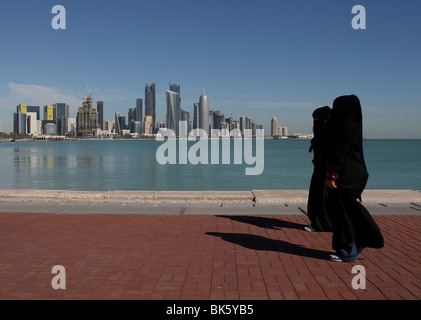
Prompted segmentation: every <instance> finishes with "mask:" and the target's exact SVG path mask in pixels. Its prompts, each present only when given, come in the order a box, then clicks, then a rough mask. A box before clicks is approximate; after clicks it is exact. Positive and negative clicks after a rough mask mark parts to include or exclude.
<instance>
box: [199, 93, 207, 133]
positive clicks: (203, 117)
mask: <svg viewBox="0 0 421 320" xmlns="http://www.w3.org/2000/svg"><path fill="white" fill-rule="evenodd" d="M199 128H200V129H203V130H205V131H206V133H207V134H208V137H209V103H208V96H207V95H206V94H202V95H201V96H200V100H199Z"/></svg>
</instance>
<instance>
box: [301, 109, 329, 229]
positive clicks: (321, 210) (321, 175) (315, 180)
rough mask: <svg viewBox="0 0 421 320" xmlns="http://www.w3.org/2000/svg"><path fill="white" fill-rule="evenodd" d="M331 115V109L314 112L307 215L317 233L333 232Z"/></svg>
mask: <svg viewBox="0 0 421 320" xmlns="http://www.w3.org/2000/svg"><path fill="white" fill-rule="evenodd" d="M329 115H330V108H329V107H327V106H326V107H321V108H318V109H316V110H315V111H314V112H313V119H314V121H313V133H314V138H313V139H312V140H311V147H310V151H313V153H314V157H313V166H314V170H313V175H312V177H311V182H310V189H309V194H308V202H307V214H308V218H309V219H310V221H311V226H312V227H313V229H314V230H316V231H331V230H332V226H331V222H330V219H329V217H328V215H327V211H326V201H327V197H328V187H327V176H326V174H327V170H326V165H327V144H326V139H327V136H326V121H327V120H328V118H329Z"/></svg>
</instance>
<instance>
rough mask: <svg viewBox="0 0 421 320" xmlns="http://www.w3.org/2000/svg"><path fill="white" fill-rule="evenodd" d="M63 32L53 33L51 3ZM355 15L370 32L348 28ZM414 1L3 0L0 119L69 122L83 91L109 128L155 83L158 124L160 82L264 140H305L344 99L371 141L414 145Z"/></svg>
mask: <svg viewBox="0 0 421 320" xmlns="http://www.w3.org/2000/svg"><path fill="white" fill-rule="evenodd" d="M58 4H59V5H63V6H64V7H65V9H66V30H54V29H53V28H52V26H51V21H52V19H53V17H54V16H55V14H52V13H51V9H52V7H53V6H54V5H58ZM354 5H363V6H364V7H365V9H366V29H365V30H354V29H353V28H352V25H351V21H352V19H353V17H354V16H355V14H352V12H351V10H352V8H353V6H354ZM420 35H421V1H419V0H405V1H400V2H397V1H389V0H382V1H374V0H370V1H365V0H358V1H357V0H340V1H339V0H300V1H298V0H297V1H281V0H252V1H249V0H241V1H239V0H206V1H203V0H178V1H175V0H149V1H143V0H142V1H141V0H125V1H115V0H109V1H108V0H107V1H96V0H86V1H80V0H60V1H59V0H53V1H44V0H40V1H33V0H27V1H23V0H14V1H1V4H0V45H1V47H0V118H1V128H2V131H6V132H9V131H11V130H12V118H13V112H14V111H16V106H17V105H18V104H20V103H26V104H28V105H40V106H41V107H42V106H44V105H46V104H52V103H55V102H66V103H68V104H69V105H70V110H71V117H76V111H77V107H79V106H80V105H81V102H82V99H81V96H83V95H84V94H85V93H86V85H85V81H86V83H87V84H88V86H89V87H90V88H92V90H93V99H94V102H95V101H97V100H100V99H102V100H103V101H104V109H105V119H106V120H108V119H114V112H121V113H122V114H126V115H127V111H128V109H129V108H134V107H135V105H136V99H137V98H143V99H144V90H145V89H144V88H145V84H146V83H147V82H151V81H153V80H154V79H156V81H157V117H158V120H162V121H165V111H166V104H165V91H166V90H167V89H168V83H169V82H172V83H176V84H179V85H180V86H181V98H182V105H181V107H182V108H183V109H184V110H187V111H190V112H192V111H193V103H194V102H197V101H198V100H199V97H200V95H201V94H202V92H203V90H204V89H205V91H206V94H207V95H208V98H209V100H210V101H211V105H210V108H211V109H218V110H219V109H221V110H222V112H223V113H224V114H225V115H226V116H227V117H228V116H229V115H231V113H232V115H233V117H234V119H237V118H238V117H239V116H250V117H251V118H252V119H253V120H254V121H256V123H260V124H263V125H264V128H265V131H267V132H270V120H271V118H272V117H273V116H276V117H277V118H278V120H279V123H280V125H281V126H287V127H288V128H289V133H290V134H292V133H297V132H302V133H310V132H311V126H312V118H311V114H312V112H313V110H314V109H315V108H317V107H320V106H324V105H329V106H331V105H332V102H333V100H334V99H335V98H336V97H338V96H340V95H344V94H356V95H357V96H358V97H359V98H360V100H361V102H362V105H363V114H364V134H365V136H366V137H367V138H418V139H420V138H421V124H420V120H421V58H420V57H421V41H420V40H421V36H420Z"/></svg>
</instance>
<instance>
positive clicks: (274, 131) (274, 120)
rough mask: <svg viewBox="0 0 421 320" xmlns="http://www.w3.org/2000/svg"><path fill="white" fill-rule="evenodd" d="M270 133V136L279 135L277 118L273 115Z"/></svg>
mask: <svg viewBox="0 0 421 320" xmlns="http://www.w3.org/2000/svg"><path fill="white" fill-rule="evenodd" d="M270 124H271V125H270V135H271V136H272V137H274V136H277V135H279V133H278V119H277V118H276V117H273V118H272V120H271V122H270Z"/></svg>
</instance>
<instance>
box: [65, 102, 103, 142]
mask: <svg viewBox="0 0 421 320" xmlns="http://www.w3.org/2000/svg"><path fill="white" fill-rule="evenodd" d="M98 127H99V126H98V111H97V110H96V109H93V108H92V97H91V96H89V97H88V98H86V99H85V101H84V102H83V103H82V107H81V108H79V109H78V113H77V115H76V135H77V136H78V137H92V136H95V135H96V134H97V129H98ZM57 129H58V128H57Z"/></svg>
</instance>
